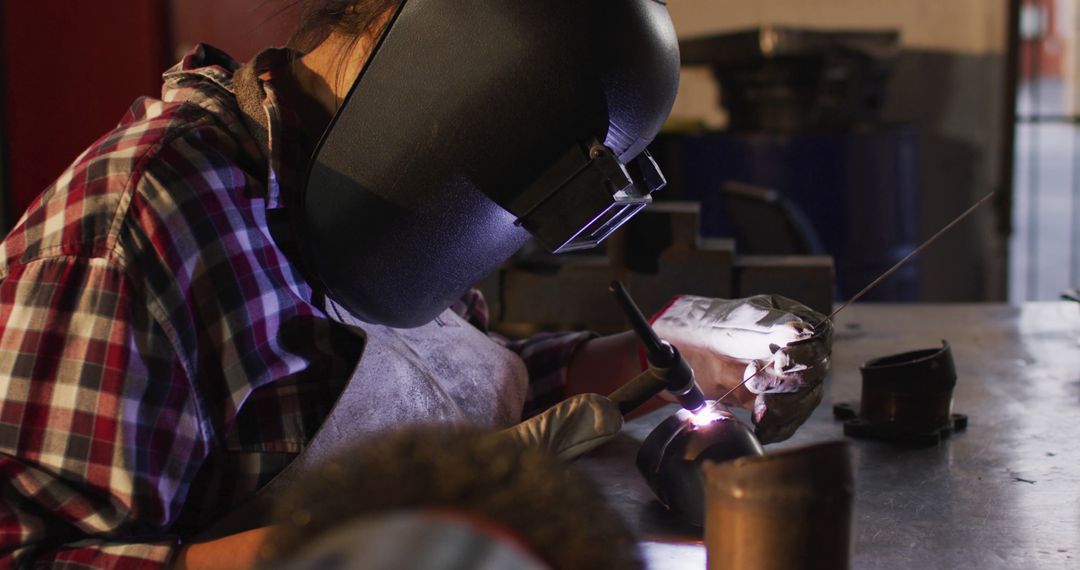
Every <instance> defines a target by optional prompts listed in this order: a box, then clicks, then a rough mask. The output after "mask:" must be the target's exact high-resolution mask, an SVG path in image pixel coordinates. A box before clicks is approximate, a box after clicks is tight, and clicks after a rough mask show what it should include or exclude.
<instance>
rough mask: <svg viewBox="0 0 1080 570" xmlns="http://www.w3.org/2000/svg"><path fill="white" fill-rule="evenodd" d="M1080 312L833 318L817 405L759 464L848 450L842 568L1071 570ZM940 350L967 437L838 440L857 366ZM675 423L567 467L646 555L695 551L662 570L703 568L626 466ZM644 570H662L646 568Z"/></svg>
mask: <svg viewBox="0 0 1080 570" xmlns="http://www.w3.org/2000/svg"><path fill="white" fill-rule="evenodd" d="M1078 309H1080V307H1078V306H1077V304H1076V303H1069V302H1048V303H1027V304H1024V305H1022V306H1019V307H1014V306H1008V305H1001V304H903V305H895V304H868V303H863V304H859V305H853V306H851V307H849V308H848V309H846V310H845V311H844V313H841V314H840V315H839V316H838V317H837V322H836V336H835V339H834V345H833V363H832V368H831V371H830V374H829V377H828V379H827V380H826V387H825V395H824V397H823V400H822V403H821V405H820V406H819V407H818V408H817V410H815V412H814V414H813V415H812V416H811V418H810V419H809V420H808V421H807V422H806V424H805V425H803V427H802V428H800V430H799V431H798V432H797V433H796V434H795V436H794V437H792V438H791V439H790V440H788V441H786V442H782V443H779V444H774V445H768V446H766V452H767V453H768V452H770V451H776V450H779V449H787V448H791V447H801V446H804V445H809V444H813V443H819V442H822V441H834V440H847V441H849V442H850V443H851V449H852V456H853V462H854V465H855V478H856V494H855V507H854V519H855V523H854V529H853V543H854V553H853V558H852V567H853V568H898V567H917V566H926V567H932V568H938V567H984V568H1011V567H1017V566H1029V567H1030V566H1031V565H1032V563H1034V566H1035V567H1040V568H1043V567H1046V568H1056V567H1061V568H1075V567H1078V566H1080V476H1078V475H1077V474H1076V471H1077V470H1076V469H1075V468H1074V466H1076V465H1080V445H1078V444H1076V443H1075V442H1080V423H1078V422H1076V421H1075V418H1076V417H1080V414H1078V412H1080V374H1078V373H1077V372H1075V371H1074V368H1075V367H1076V365H1077V363H1080V310H1078ZM942 339H945V340H948V341H949V343H950V344H951V345H952V346H953V351H954V358H955V361H956V367H957V373H958V376H959V380H958V383H957V387H956V390H955V392H954V411H956V412H960V413H965V414H968V415H969V416H970V417H971V426H970V427H969V428H968V430H967V432H966V433H958V434H955V435H954V436H953V437H952V438H951V439H949V440H945V441H944V442H942V443H941V444H939V445H937V446H932V447H925V448H903V447H898V446H895V445H892V444H888V443H883V442H877V441H871V440H855V439H850V438H845V436H844V434H843V427H842V424H841V422H838V421H835V420H834V419H833V417H832V406H833V404H834V403H836V402H856V403H857V402H858V399H859V395H860V394H859V392H860V386H861V380H860V376H859V372H858V367H859V365H860V364H862V363H863V362H865V361H866V360H869V359H870V358H873V357H877V356H884V355H887V354H894V353H898V352H904V351H907V350H913V349H919V348H928V347H933V346H940V341H941V340H942ZM675 409H677V408H676V407H674V406H670V407H666V408H663V409H661V410H656V411H654V412H652V413H650V414H647V415H645V416H642V417H640V418H637V419H635V420H632V421H630V422H628V423H627V425H626V427H625V428H624V433H622V434H620V436H619V437H618V438H616V439H615V440H614V441H613V442H611V443H610V444H609V445H607V446H605V447H604V448H601V449H599V450H597V451H596V452H594V453H593V454H591V455H590V456H588V457H586V458H583V459H582V460H580V461H579V462H578V465H579V466H580V467H581V468H582V469H583V470H584V471H585V472H586V473H587V474H589V475H590V476H591V477H592V478H593V479H594V480H595V481H596V482H598V483H599V484H600V485H601V488H602V489H603V492H604V493H605V495H606V496H607V498H608V500H609V502H610V503H611V504H612V506H613V507H614V508H615V510H616V511H617V512H618V513H619V514H620V516H622V517H623V519H624V520H626V521H627V523H628V524H629V525H630V526H631V527H632V528H633V529H634V530H635V531H636V532H638V533H639V536H641V537H642V540H643V542H653V541H660V542H670V543H672V544H678V545H694V544H697V545H698V546H697V548H696V549H694V548H689V549H686V548H681V549H676V550H673V551H671V552H668V553H665V557H666V558H665V561H664V563H663V564H661V565H660V566H663V567H686V566H682V565H680V561H682V562H685V563H686V564H689V565H690V566H689V567H701V565H702V561H703V560H704V556H703V549H704V547H703V546H700V539H701V531H700V529H693V528H692V527H689V526H686V525H684V524H681V523H680V522H679V521H678V520H676V519H675V518H674V517H672V516H671V515H670V514H669V513H666V512H665V511H664V510H663V508H662V507H661V506H660V505H659V504H658V503H657V502H656V501H655V499H654V498H653V496H652V493H651V491H650V490H649V488H648V486H647V485H646V483H645V482H644V480H643V479H642V478H641V476H640V475H639V474H638V472H637V469H636V467H635V465H634V456H635V455H636V453H637V448H638V446H640V442H641V441H642V440H643V439H644V438H645V436H646V435H647V434H648V433H649V431H651V429H652V428H653V427H654V426H655V425H657V424H659V423H660V421H662V420H663V419H664V418H665V417H667V415H669V414H670V413H672V412H673V411H674V410H675ZM744 417H745V416H744ZM1070 419H1071V420H1072V421H1069V420H1070ZM1002 425H1006V426H1008V428H1009V429H1008V430H1002V429H1000V426H1002ZM1070 466H1073V467H1070ZM1048 525H1049V526H1048ZM650 567H652V568H657V567H659V566H658V565H656V564H653V563H652V561H651V557H650Z"/></svg>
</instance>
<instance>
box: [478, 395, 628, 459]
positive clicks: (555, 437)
mask: <svg viewBox="0 0 1080 570" xmlns="http://www.w3.org/2000/svg"><path fill="white" fill-rule="evenodd" d="M622 425H623V417H622V414H620V413H619V408H618V406H616V405H615V403H614V402H612V401H611V400H609V399H607V398H606V397H604V396H601V395H599V394H578V395H577V396H572V397H570V398H567V399H566V400H563V401H562V402H559V403H558V404H555V405H554V406H552V407H550V408H548V409H547V410H546V411H544V412H543V413H542V414H539V415H536V416H533V417H531V418H529V419H528V420H525V421H523V422H521V423H520V424H518V425H516V426H514V427H511V428H507V429H505V430H503V431H501V432H499V433H500V434H502V435H504V436H506V437H509V438H510V439H512V440H513V441H516V442H517V443H519V444H521V445H522V446H528V447H540V448H543V449H547V450H549V451H551V452H552V453H554V454H555V455H557V456H558V457H559V459H563V460H570V459H574V458H575V457H578V456H580V455H583V454H585V453H587V452H588V451H590V450H592V449H594V448H596V447H598V446H600V445H601V444H603V443H604V442H606V441H608V440H609V439H611V438H613V437H615V435H616V434H617V433H619V430H620V429H622Z"/></svg>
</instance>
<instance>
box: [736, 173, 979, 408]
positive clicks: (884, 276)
mask: <svg viewBox="0 0 1080 570" xmlns="http://www.w3.org/2000/svg"><path fill="white" fill-rule="evenodd" d="M993 196H994V192H990V193H989V194H987V195H986V196H983V197H982V199H981V200H979V201H978V202H975V203H974V204H972V205H971V207H970V208H968V209H967V210H964V212H963V213H962V214H960V215H959V216H956V217H955V218H953V221H951V222H949V223H948V224H945V227H943V228H941V229H940V230H938V231H937V233H935V234H934V235H932V236H930V237H929V238H928V239H927V240H926V241H924V242H922V244H921V245H919V247H917V248H915V251H912V252H911V253H909V254H907V255H905V256H904V258H903V259H901V260H900V261H897V262H896V264H895V265H893V266H892V267H890V268H889V269H888V270H886V271H885V273H882V274H881V275H879V276H878V278H877V279H874V280H873V281H871V282H870V284H869V285H867V286H866V287H863V288H862V290H861V291H859V292H858V293H855V294H854V295H852V296H851V298H850V299H848V300H847V301H845V302H844V303H843V304H842V305H840V306H839V307H837V308H836V310H834V311H833V312H831V313H829V316H827V317H825V320H824V321H822V322H821V323H819V325H820V324H825V323H826V322H828V321H831V320H833V317H835V316H836V315H837V313H839V312H840V311H843V310H844V309H846V308H847V306H848V305H850V304H852V303H854V302H855V301H858V300H859V299H861V298H862V297H863V295H866V294H867V293H869V292H870V290H871V289H873V288H874V287H877V286H878V284H880V283H881V282H882V281H884V280H885V279H888V277H889V276H890V275H892V274H893V273H896V270H897V269H900V268H901V267H903V266H904V264H905V263H907V262H908V261H910V260H911V258H913V257H915V256H916V255H919V254H920V253H922V252H923V250H925V249H926V248H928V247H930V245H931V244H933V243H934V242H936V241H937V240H938V238H940V237H941V236H942V235H944V234H945V232H947V231H949V230H951V229H952V228H953V227H954V226H955V225H956V224H959V223H960V222H961V221H963V219H964V218H966V217H968V216H970V215H971V213H972V212H974V211H975V210H977V209H978V208H979V206H982V205H983V204H985V203H986V202H987V201H988V200H990V198H992V197H993ZM798 342H800V341H796V343H798ZM793 344H794V343H793ZM780 352H781V351H779V350H778V351H776V352H775V353H773V355H772V357H771V358H770V359H769V361H768V362H766V363H765V364H764V365H763V366H762V367H761V368H759V369H758V370H757V371H756V372H754V373H753V374H751V375H750V377H749V378H746V379H744V380H743V381H742V382H739V383H738V384H736V385H735V386H734V387H733V388H732V389H730V390H728V391H727V392H725V393H724V395H723V396H720V397H719V398H717V401H718V402H723V401H724V399H725V398H727V397H728V396H730V395H731V394H733V393H734V392H735V390H738V389H739V388H740V387H742V386H743V385H745V384H746V383H747V382H749V381H751V380H753V379H754V378H756V377H757V375H758V374H761V373H762V372H763V371H764V370H765V369H766V368H768V367H770V366H772V364H773V362H775V361H776V358H777V356H779V355H780Z"/></svg>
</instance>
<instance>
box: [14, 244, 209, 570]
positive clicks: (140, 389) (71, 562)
mask: <svg viewBox="0 0 1080 570" xmlns="http://www.w3.org/2000/svg"><path fill="white" fill-rule="evenodd" d="M151 312H152V311H151V309H149V308H148V307H147V304H146V303H145V302H142V303H140V302H139V301H138V300H137V299H136V293H135V291H134V290H133V287H132V286H131V285H130V282H129V280H128V279H127V278H126V276H125V274H124V273H123V272H122V271H120V270H119V269H118V268H117V267H115V266H114V265H112V264H111V263H110V262H109V261H108V260H106V259H102V258H78V257H55V258H47V259H43V260H38V261H33V262H30V263H27V264H25V265H17V266H14V267H13V268H12V269H11V271H10V272H9V274H8V275H7V276H6V277H4V279H3V281H2V282H0V567H8V566H17V567H22V566H35V567H36V566H38V565H41V566H49V567H56V568H153V567H161V566H164V565H165V564H167V563H168V562H169V559H170V557H171V556H172V553H173V550H174V549H175V547H176V544H177V540H176V539H175V537H172V536H170V535H169V534H168V529H169V527H170V525H171V524H172V522H173V521H174V520H175V518H176V515H177V514H178V511H179V509H180V506H181V505H182V504H183V500H184V497H185V495H186V492H187V490H188V484H189V483H188V482H190V481H191V480H192V479H193V478H194V475H195V473H196V471H197V469H198V467H199V465H200V464H201V461H202V460H203V459H204V458H205V456H206V452H207V448H208V446H207V441H208V440H207V438H206V437H204V430H205V429H206V428H205V426H202V425H201V424H200V420H199V418H200V415H199V414H198V413H197V409H196V407H195V404H194V401H195V399H194V398H193V397H192V390H191V387H190V383H189V382H188V379H187V375H186V374H185V372H184V369H183V366H182V365H181V364H180V359H179V358H177V357H176V355H175V351H174V350H172V347H171V345H170V343H169V342H168V340H167V339H166V338H165V335H164V334H163V333H162V332H161V329H160V328H159V327H158V325H157V324H156V321H155V319H154V318H153V317H152V316H151V315H150V313H151Z"/></svg>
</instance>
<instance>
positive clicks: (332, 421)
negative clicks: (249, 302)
mask: <svg viewBox="0 0 1080 570" xmlns="http://www.w3.org/2000/svg"><path fill="white" fill-rule="evenodd" d="M330 303H331V304H330V306H329V307H328V312H329V314H330V315H331V317H333V318H334V319H335V320H337V321H339V322H341V323H343V324H345V325H347V326H348V327H349V328H350V329H352V330H353V332H354V333H356V334H358V335H361V336H363V337H365V344H364V351H363V354H362V355H361V357H360V361H359V363H357V365H356V368H355V369H354V370H353V373H352V376H351V378H350V379H349V382H348V384H347V385H346V386H345V389H344V390H343V391H342V393H341V396H340V397H339V398H338V401H337V403H336V404H334V407H333V409H332V410H331V411H330V414H329V415H328V416H327V418H326V420H325V421H324V422H323V424H322V426H320V427H319V430H318V431H317V432H316V433H315V436H314V437H313V438H312V440H311V441H310V442H308V444H307V446H306V447H305V448H304V450H303V451H302V452H301V453H300V455H299V456H298V457H297V458H296V459H294V460H293V461H292V462H291V463H290V464H289V465H288V467H286V468H285V469H284V470H283V471H282V472H281V473H279V474H278V475H277V476H276V477H275V478H274V479H272V480H271V481H270V482H269V483H268V484H266V486H264V487H263V488H262V489H260V490H259V491H258V493H256V495H255V497H254V498H253V499H252V500H251V501H248V502H247V503H245V504H243V505H241V507H240V508H238V509H237V510H236V511H234V512H232V513H230V514H228V515H226V516H225V517H224V518H223V519H222V520H221V521H219V522H218V523H215V524H214V525H213V527H212V528H211V529H209V530H207V531H206V532H204V533H200V538H212V537H219V536H225V535H228V534H233V533H235V532H240V531H242V530H247V529H250V528H255V527H257V526H261V525H263V524H267V523H268V522H269V521H268V518H269V516H268V515H269V514H270V510H271V508H272V503H273V502H274V500H275V499H277V498H278V497H280V496H281V495H282V493H286V492H288V489H289V487H290V486H291V485H293V484H294V483H295V482H296V481H297V480H298V479H301V478H303V477H304V475H305V474H306V473H308V472H310V471H311V470H312V469H314V468H315V467H316V466H317V465H319V464H320V463H321V462H322V461H324V460H326V459H327V458H329V457H332V456H334V455H336V454H337V453H338V452H340V451H342V450H344V449H346V448H348V447H349V446H352V445H355V444H356V443H357V442H360V441H363V440H364V439H365V438H367V437H370V436H371V435H372V434H374V433H377V432H379V431H381V430H387V429H393V428H400V427H401V426H403V425H409V424H416V423H433V422H441V423H457V424H469V425H478V426H482V427H490V428H504V427H509V426H511V425H513V424H516V423H517V422H518V421H520V419H521V410H522V407H523V406H524V405H525V395H526V389H527V386H528V376H527V373H526V370H525V364H524V363H523V362H522V360H521V358H520V357H518V356H517V355H516V354H514V353H513V352H511V351H509V350H507V349H506V348H503V347H502V346H500V345H499V344H497V343H495V342H493V341H492V340H491V339H490V338H488V337H487V335H485V334H484V333H482V332H480V331H479V330H477V329H476V328H475V327H473V326H472V325H470V324H469V323H468V322H466V321H465V320H464V319H462V318H461V317H459V316H458V315H457V314H456V313H454V312H453V311H450V310H449V309H448V310H446V311H444V312H443V313H442V314H441V315H439V316H438V317H436V318H435V320H434V321H432V322H430V323H428V324H426V325H424V326H421V327H417V328H413V329H394V328H390V327H385V326H380V325H371V324H368V323H363V322H360V321H357V320H356V319H354V318H353V317H352V316H351V315H349V314H348V312H347V311H345V309H343V308H341V307H340V306H339V305H337V304H334V303H332V302H330Z"/></svg>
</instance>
